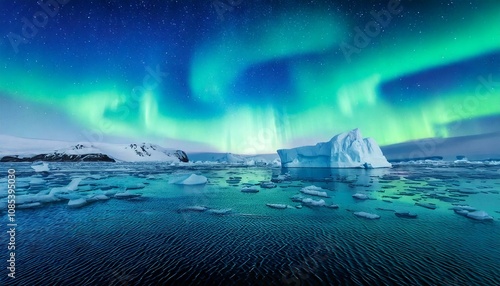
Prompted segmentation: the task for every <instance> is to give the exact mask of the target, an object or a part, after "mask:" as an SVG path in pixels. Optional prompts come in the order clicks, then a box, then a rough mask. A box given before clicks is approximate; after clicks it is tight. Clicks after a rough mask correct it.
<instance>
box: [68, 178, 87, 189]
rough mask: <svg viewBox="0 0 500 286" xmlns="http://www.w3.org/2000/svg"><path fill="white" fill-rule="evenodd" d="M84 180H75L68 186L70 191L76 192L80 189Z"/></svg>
mask: <svg viewBox="0 0 500 286" xmlns="http://www.w3.org/2000/svg"><path fill="white" fill-rule="evenodd" d="M82 180H83V178H74V179H73V180H71V182H70V183H69V184H68V185H67V186H66V189H67V190H68V191H76V190H77V189H78V185H79V184H80V182H81V181H82Z"/></svg>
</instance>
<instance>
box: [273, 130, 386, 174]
mask: <svg viewBox="0 0 500 286" xmlns="http://www.w3.org/2000/svg"><path fill="white" fill-rule="evenodd" d="M278 155H279V156H280V158H281V165H282V166H283V167H326V168H387V167H391V164H390V163H389V162H388V161H387V159H386V158H385V156H384V154H383V153H382V151H381V150H380V147H379V146H378V144H377V142H375V140H373V139H372V138H363V137H362V136H361V132H360V131H359V129H354V130H351V131H349V132H344V133H341V134H338V135H336V136H334V137H333V138H332V139H331V140H330V141H328V142H321V143H318V144H316V145H314V146H303V147H297V148H292V149H280V150H278Z"/></svg>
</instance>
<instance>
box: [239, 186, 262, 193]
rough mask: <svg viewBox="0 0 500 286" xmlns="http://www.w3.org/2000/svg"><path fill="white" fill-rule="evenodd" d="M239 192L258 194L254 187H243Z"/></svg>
mask: <svg viewBox="0 0 500 286" xmlns="http://www.w3.org/2000/svg"><path fill="white" fill-rule="evenodd" d="M241 191H242V192H243V193H258V192H259V188H258V187H256V186H252V187H243V188H242V189H241Z"/></svg>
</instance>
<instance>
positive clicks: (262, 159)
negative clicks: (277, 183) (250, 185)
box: [189, 152, 279, 165]
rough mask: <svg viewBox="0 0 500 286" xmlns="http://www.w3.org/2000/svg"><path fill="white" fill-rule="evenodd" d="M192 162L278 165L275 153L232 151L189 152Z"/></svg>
mask: <svg viewBox="0 0 500 286" xmlns="http://www.w3.org/2000/svg"><path fill="white" fill-rule="evenodd" d="M189 158H190V160H191V161H192V162H201V163H207V162H208V163H222V164H237V165H269V164H273V165H279V158H278V155H277V154H262V155H240V154H233V153H201V152H199V153H189Z"/></svg>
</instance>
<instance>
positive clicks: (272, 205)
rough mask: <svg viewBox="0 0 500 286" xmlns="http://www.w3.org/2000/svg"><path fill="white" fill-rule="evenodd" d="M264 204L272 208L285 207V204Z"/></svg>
mask: <svg viewBox="0 0 500 286" xmlns="http://www.w3.org/2000/svg"><path fill="white" fill-rule="evenodd" d="M266 206H268V207H270V208H273V209H286V208H287V205H285V204H266Z"/></svg>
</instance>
